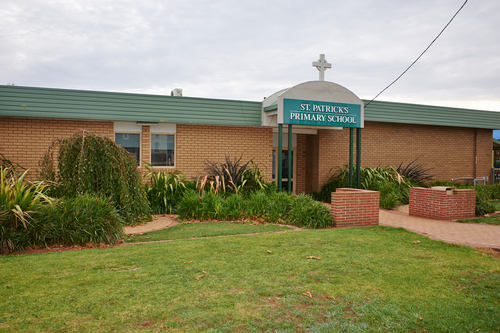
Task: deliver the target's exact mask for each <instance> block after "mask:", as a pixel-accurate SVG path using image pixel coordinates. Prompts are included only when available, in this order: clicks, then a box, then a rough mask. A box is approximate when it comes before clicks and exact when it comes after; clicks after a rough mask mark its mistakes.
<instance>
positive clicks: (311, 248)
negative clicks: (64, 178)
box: [0, 227, 500, 332]
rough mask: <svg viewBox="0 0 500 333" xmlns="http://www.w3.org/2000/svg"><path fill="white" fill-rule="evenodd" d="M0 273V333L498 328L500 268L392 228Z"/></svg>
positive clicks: (155, 249)
mask: <svg viewBox="0 0 500 333" xmlns="http://www.w3.org/2000/svg"><path fill="white" fill-rule="evenodd" d="M418 241H419V242H418ZM309 256H313V257H317V258H318V257H320V259H307V257H309ZM0 276H1V280H0V299H1V302H0V332H110V331H115V332H165V331H168V332H472V331H473V332H500V260H498V259H495V258H491V257H489V256H486V255H484V253H482V252H480V251H479V250H476V249H473V248H469V247H465V246H457V245H451V244H446V243H443V242H439V241H434V240H430V239H428V238H426V237H424V236H421V235H418V234H414V233H411V232H408V231H405V230H403V229H394V228H389V227H374V228H359V229H355V228H350V229H338V230H336V229H329V230H314V231H303V232H287V233H266V234H259V235H255V236H232V237H223V238H220V237H217V238H205V239H185V240H178V241H174V242H167V243H151V244H143V245H132V246H122V247H117V248H107V249H102V250H99V249H93V250H82V251H68V252H59V253H40V254H31V255H18V256H2V257H0Z"/></svg>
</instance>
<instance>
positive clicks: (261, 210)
mask: <svg viewBox="0 0 500 333" xmlns="http://www.w3.org/2000/svg"><path fill="white" fill-rule="evenodd" d="M247 200H248V205H247V210H248V212H247V216H248V217H250V218H256V217H264V215H265V214H266V212H267V210H268V208H269V204H270V198H269V197H268V196H267V195H266V193H265V192H264V191H255V192H252V193H251V194H250V195H249V196H248V199H247Z"/></svg>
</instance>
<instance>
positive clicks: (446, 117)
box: [364, 101, 500, 129]
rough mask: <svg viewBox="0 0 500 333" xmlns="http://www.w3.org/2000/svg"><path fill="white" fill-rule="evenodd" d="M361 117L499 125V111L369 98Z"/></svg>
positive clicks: (417, 121) (377, 120)
mask: <svg viewBox="0 0 500 333" xmlns="http://www.w3.org/2000/svg"><path fill="white" fill-rule="evenodd" d="M364 102H365V103H367V102H368V101H364ZM365 121H375V122H385V123H400V124H420V125H433V126H454V127H469V128H486V129H500V112H495V111H483V110H473V109H461V108H452V107H443V106H431V105H422V104H407V103H396V102H383V101H373V102H371V103H370V104H369V105H368V106H366V107H365Z"/></svg>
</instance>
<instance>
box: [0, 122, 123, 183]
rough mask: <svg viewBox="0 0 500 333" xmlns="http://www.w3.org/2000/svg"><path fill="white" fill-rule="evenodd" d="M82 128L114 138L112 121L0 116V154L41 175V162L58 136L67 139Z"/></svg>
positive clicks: (31, 172) (33, 174)
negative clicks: (39, 166)
mask: <svg viewBox="0 0 500 333" xmlns="http://www.w3.org/2000/svg"><path fill="white" fill-rule="evenodd" d="M80 129H85V130H87V131H89V132H91V133H93V134H98V135H104V136H107V137H109V138H112V139H113V140H114V134H113V122H108V121H84V120H61V119H33V118H5V117H2V118H0V153H2V154H3V155H4V156H5V157H6V158H7V159H9V160H11V161H13V162H15V163H18V164H19V165H21V166H22V167H24V168H29V169H30V174H31V176H32V177H31V178H36V175H37V174H38V172H39V170H38V161H39V160H40V159H41V157H42V156H43V154H44V153H45V152H46V151H47V148H48V146H49V144H50V143H51V142H52V140H54V139H55V138H68V137H70V136H71V135H72V134H73V133H75V132H77V131H78V130H80Z"/></svg>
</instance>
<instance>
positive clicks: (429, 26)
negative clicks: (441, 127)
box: [0, 0, 500, 111]
mask: <svg viewBox="0 0 500 333" xmlns="http://www.w3.org/2000/svg"><path fill="white" fill-rule="evenodd" d="M463 3H464V0H415V1H402V0H350V1H345V0H342V1H339V0H315V1H304V0H301V1H299V0H249V1H246V0H177V1H171V0H164V1H153V0H140V1H137V0H134V1H131V0H130V1H129V0H122V1H120V0H59V1H52V0H2V1H1V6H0V84H15V85H19V86H34V87H51V88H68V89H88V90H104V91H119V92H137V93H152V94H170V91H171V90H173V89H174V88H182V89H183V92H184V96H193V97H208V98H224V99H240V100H251V101H260V100H262V99H263V98H264V97H266V96H269V95H271V94H272V93H274V92H276V91H278V90H281V89H283V88H287V87H291V86H294V85H296V84H299V83H301V82H305V81H312V80H317V79H318V70H317V69H316V68H314V67H312V62H313V61H316V60H318V58H319V54H320V53H324V54H325V55H326V59H327V60H328V62H330V63H331V64H332V69H330V70H327V72H326V74H325V79H326V80H327V81H332V82H335V83H338V84H340V85H343V86H344V87H346V88H348V89H349V90H351V91H353V92H354V93H355V94H356V95H358V96H359V97H360V98H362V99H371V98H373V97H374V96H375V95H376V94H378V93H379V92H380V91H381V90H382V89H383V88H385V87H386V86H387V85H388V84H389V83H391V82H392V81H393V80H394V79H396V77H397V76H398V75H400V74H401V73H402V72H403V71H404V70H405V69H406V67H407V66H409V65H410V64H411V63H412V62H413V61H414V60H415V59H416V58H417V56H418V55H419V54H420V53H421V52H422V51H423V50H424V49H425V48H426V47H427V46H428V44H429V43H430V42H431V41H432V40H433V39H434V38H435V37H436V36H437V34H438V33H439V32H440V31H441V29H442V28H443V27H444V26H445V25H446V23H448V21H449V20H450V19H451V17H452V16H453V15H454V14H455V13H456V11H457V10H458V9H459V8H460V7H461V6H462V4H463ZM499 15H500V1H498V0H469V1H468V3H467V4H466V5H465V7H464V9H463V10H462V11H461V12H460V13H459V14H458V16H457V17H456V18H455V20H454V21H453V22H452V23H451V25H450V26H449V27H448V28H447V30H446V31H445V32H444V33H443V34H442V35H441V37H440V38H439V39H438V40H437V41H436V42H435V43H434V45H433V46H432V47H431V48H430V49H429V51H427V53H426V54H425V55H424V56H423V57H422V58H421V59H420V60H419V61H418V62H417V64H416V65H414V66H413V67H412V68H411V69H410V70H409V71H408V72H407V73H406V74H405V75H404V76H403V77H402V78H401V79H400V80H399V81H398V82H397V83H396V84H395V85H394V86H392V87H391V88H389V89H388V90H387V91H386V92H385V93H384V94H382V95H381V96H380V97H379V98H378V100H383V101H394V102H408V103H421V104H432V105H444V106H455V107H465V108H474V109H485V110H495V111H500V16H499Z"/></svg>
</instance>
